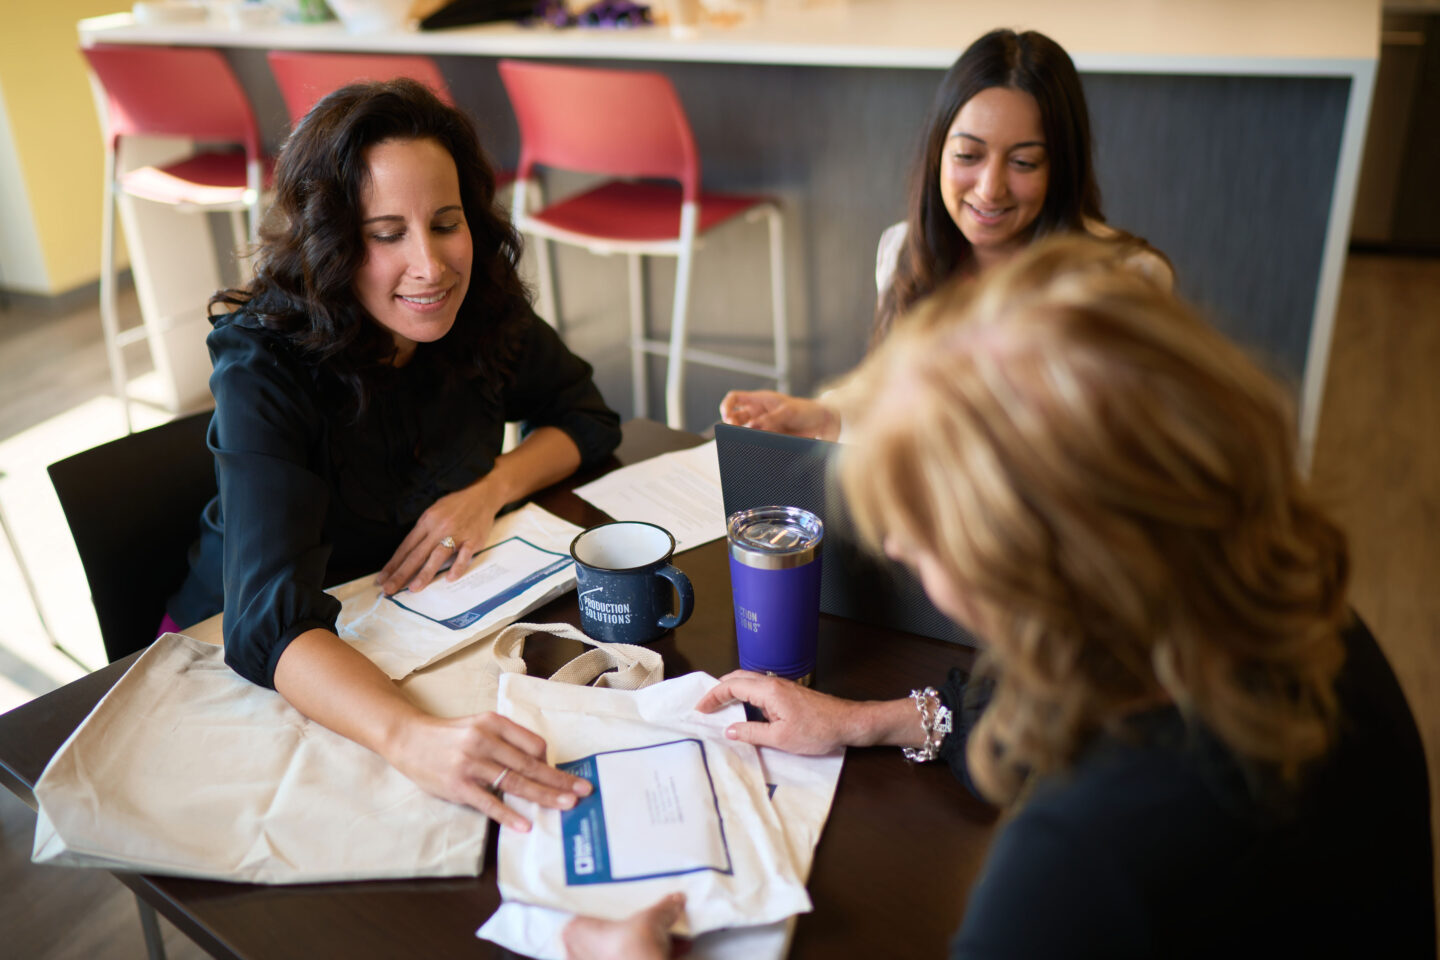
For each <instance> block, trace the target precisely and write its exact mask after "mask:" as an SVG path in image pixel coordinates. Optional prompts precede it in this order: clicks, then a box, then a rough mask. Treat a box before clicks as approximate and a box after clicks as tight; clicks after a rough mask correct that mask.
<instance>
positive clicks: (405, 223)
mask: <svg viewBox="0 0 1440 960" xmlns="http://www.w3.org/2000/svg"><path fill="white" fill-rule="evenodd" d="M365 162H366V164H367V165H368V167H369V170H370V175H369V178H368V181H367V182H366V184H365V188H364V191H363V193H362V195H361V198H360V206H361V214H360V219H361V224H360V229H361V232H362V234H363V239H364V244H365V262H364V263H363V264H361V266H360V269H359V271H358V272H357V273H356V274H355V281H354V282H355V297H356V299H357V300H359V301H360V305H361V306H362V307H364V308H365V310H366V311H367V312H368V313H369V314H370V316H371V317H373V318H374V319H375V322H376V323H378V324H380V326H382V327H384V328H385V329H386V330H388V331H389V332H390V334H391V336H393V337H394V338H395V348H396V357H395V364H396V365H397V366H402V365H404V364H405V363H407V362H408V361H409V360H410V357H411V356H412V355H413V354H414V353H415V345H416V344H417V343H431V342H433V341H436V340H439V339H440V338H441V337H443V336H445V334H447V333H449V332H450V328H451V327H452V326H454V324H455V316H456V313H457V312H458V311H459V309H460V303H461V301H463V300H464V299H465V291H466V290H467V289H469V285H470V262H471V258H472V252H471V244H470V227H469V226H468V225H467V224H466V222H465V210H464V208H463V207H462V205H461V202H460V178H459V175H458V174H457V173H456V171H455V161H454V160H453V159H451V157H450V154H449V153H448V152H446V150H445V148H444V147H442V146H441V145H440V144H439V143H438V142H437V141H435V140H384V141H381V142H380V143H377V144H375V145H374V146H372V147H370V148H369V149H368V150H366V151H365Z"/></svg>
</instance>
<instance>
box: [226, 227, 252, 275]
mask: <svg viewBox="0 0 1440 960" xmlns="http://www.w3.org/2000/svg"><path fill="white" fill-rule="evenodd" d="M230 239H231V243H232V247H231V250H230V255H231V256H232V257H234V258H235V269H236V270H237V271H239V274H240V276H239V280H240V285H241V286H242V287H243V286H247V285H248V284H249V282H250V281H251V280H252V279H253V278H252V277H251V275H250V259H249V258H248V257H247V256H246V253H248V252H249V247H250V243H251V239H250V233H249V231H248V230H247V229H246V227H245V215H244V213H242V212H241V211H239V210H231V211H230Z"/></svg>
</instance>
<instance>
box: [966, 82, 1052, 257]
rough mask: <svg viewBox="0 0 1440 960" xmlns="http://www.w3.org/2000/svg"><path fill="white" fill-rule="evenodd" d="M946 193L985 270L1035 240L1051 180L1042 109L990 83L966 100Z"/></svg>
mask: <svg viewBox="0 0 1440 960" xmlns="http://www.w3.org/2000/svg"><path fill="white" fill-rule="evenodd" d="M943 151H944V153H943V155H942V157H941V160H940V195H941V197H942V199H943V200H944V201H945V209H946V210H947V211H948V212H949V214H950V219H951V220H953V221H954V222H955V226H956V227H958V228H959V229H960V232H961V233H962V234H964V235H965V239H966V240H968V241H970V245H971V247H972V248H973V249H974V251H975V261H976V263H977V264H978V265H979V266H980V268H981V269H982V270H983V269H985V268H986V267H988V266H991V265H992V264H995V263H998V262H1000V261H1002V260H1005V259H1007V258H1008V257H1010V256H1011V255H1012V254H1014V253H1015V252H1016V251H1017V250H1020V249H1021V248H1022V247H1024V246H1025V245H1026V244H1027V243H1029V241H1030V235H1031V229H1032V228H1033V227H1034V225H1035V218H1036V217H1037V216H1039V215H1040V210H1041V208H1042V207H1043V206H1044V205H1045V191H1046V189H1047V188H1048V186H1049V183H1050V167H1049V156H1048V154H1047V153H1046V150H1045V134H1044V130H1043V128H1042V127H1041V123H1040V106H1039V104H1037V103H1036V102H1035V98H1034V97H1032V96H1031V95H1030V94H1028V93H1025V92H1024V91H1022V90H1012V89H1010V88H1008V87H990V88H988V89H985V90H982V91H980V92H979V93H977V94H976V95H975V96H973V97H971V98H970V99H969V100H968V101H966V103H965V105H964V106H962V107H961V108H960V110H959V111H958V112H957V113H956V114H955V119H954V121H953V122H951V124H950V129H949V131H948V132H947V133H946V135H945V146H944V147H943Z"/></svg>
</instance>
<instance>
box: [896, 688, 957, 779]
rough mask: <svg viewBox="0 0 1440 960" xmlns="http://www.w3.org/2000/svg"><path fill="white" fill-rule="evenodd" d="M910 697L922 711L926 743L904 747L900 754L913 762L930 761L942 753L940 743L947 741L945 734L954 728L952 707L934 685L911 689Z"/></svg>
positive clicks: (921, 723)
mask: <svg viewBox="0 0 1440 960" xmlns="http://www.w3.org/2000/svg"><path fill="white" fill-rule="evenodd" d="M910 699H911V700H914V701H915V709H917V710H919V711H920V726H921V728H922V729H924V731H925V745H924V746H921V747H904V748H902V749H901V751H900V754H901V756H903V757H904V758H905V759H906V760H909V761H911V762H912V763H928V762H929V761H931V760H934V759H935V758H936V757H938V756H939V755H940V744H942V743H944V742H945V735H946V734H948V733H949V732H950V731H951V730H953V729H954V722H953V721H952V719H951V716H950V708H949V707H947V706H945V704H943V703H941V702H940V694H939V693H937V692H936V690H935V688H934V687H926V688H925V689H924V690H911V691H910Z"/></svg>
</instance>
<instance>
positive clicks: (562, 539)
mask: <svg viewBox="0 0 1440 960" xmlns="http://www.w3.org/2000/svg"><path fill="white" fill-rule="evenodd" d="M579 532H580V528H579V527H577V526H575V524H573V523H569V522H567V521H565V520H561V519H560V518H559V517H557V516H555V515H554V514H552V513H550V512H549V511H547V510H544V509H542V508H540V507H538V506H536V505H535V504H533V503H531V504H526V505H525V506H523V507H521V508H520V509H519V510H516V511H514V512H512V513H508V514H506V515H505V516H503V517H500V518H499V519H498V520H496V521H495V526H494V528H493V529H492V530H491V532H490V538H489V542H488V544H487V546H486V547H485V549H484V550H483V551H481V552H480V553H478V554H476V555H475V560H474V562H473V563H472V564H471V566H470V569H469V570H468V571H466V573H465V575H464V576H463V577H460V578H459V579H458V580H455V581H453V582H451V581H447V580H444V579H440V580H436V581H435V582H434V583H432V584H430V586H428V587H426V588H425V589H424V590H422V591H420V592H419V593H411V592H410V591H408V590H402V591H400V592H399V593H397V594H396V595H395V596H393V597H387V596H385V595H383V594H382V593H381V592H380V588H379V587H377V586H376V585H375V584H373V583H371V582H370V580H371V578H368V577H367V578H363V579H361V580H356V581H353V582H352V583H348V584H345V585H344V586H342V587H339V588H337V589H336V590H334V591H333V593H334V594H335V596H336V597H338V598H339V600H340V617H339V620H338V621H337V623H336V630H337V632H338V633H339V634H340V636H341V638H342V639H344V640H345V641H346V642H348V643H349V644H350V645H351V646H353V647H354V648H355V649H357V650H359V651H360V652H361V653H363V654H365V656H367V657H368V658H370V660H371V661H372V662H373V663H374V664H375V665H376V666H378V667H379V668H380V669H381V670H383V671H385V674H386V675H387V676H389V677H390V679H392V680H399V679H401V678H403V677H406V676H409V675H410V674H411V673H414V672H415V671H416V670H419V669H420V668H422V667H425V666H428V665H430V664H432V663H435V662H437V661H439V660H441V659H443V658H445V657H447V656H449V655H450V654H452V653H454V652H455V651H457V650H459V649H461V648H462V647H465V646H467V645H469V644H471V643H474V642H475V641H476V640H479V639H481V638H482V637H487V636H489V635H490V634H492V633H494V632H495V631H496V630H499V629H500V628H501V627H504V626H507V625H509V624H511V623H513V622H514V621H516V620H518V619H520V618H521V617H523V616H524V615H525V614H527V613H529V612H530V611H531V610H534V609H535V608H536V607H538V606H540V605H541V604H543V603H546V602H547V601H549V600H551V599H553V598H554V597H557V596H559V595H560V594H562V593H564V592H565V591H566V590H569V589H570V588H572V587H574V586H575V566H574V563H573V561H571V559H570V553H569V550H570V541H571V540H573V539H575V535H576V534H578V533H579Z"/></svg>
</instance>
